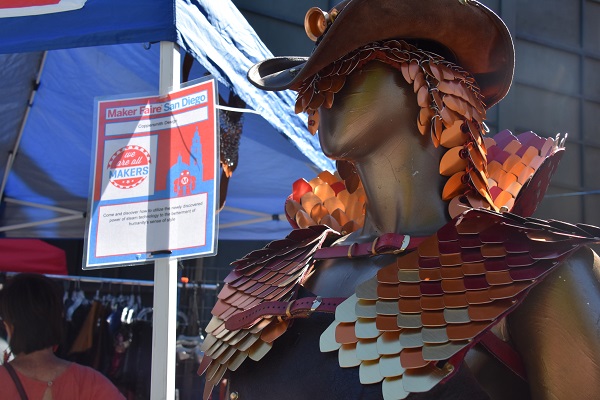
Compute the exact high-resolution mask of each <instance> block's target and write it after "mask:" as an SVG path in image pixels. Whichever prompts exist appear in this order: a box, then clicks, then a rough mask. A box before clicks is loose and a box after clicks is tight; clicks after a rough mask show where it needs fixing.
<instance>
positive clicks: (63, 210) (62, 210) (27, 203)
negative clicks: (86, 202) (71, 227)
mask: <svg viewBox="0 0 600 400" xmlns="http://www.w3.org/2000/svg"><path fill="white" fill-rule="evenodd" d="M4 202H6V203H12V204H20V205H22V206H29V207H34V208H41V209H44V210H51V211H56V212H58V213H63V214H72V215H78V216H79V217H82V216H83V212H81V211H77V210H71V209H68V208H64V207H56V206H49V205H47V204H40V203H33V202H31V201H25V200H18V199H13V198H10V197H6V198H5V199H4Z"/></svg>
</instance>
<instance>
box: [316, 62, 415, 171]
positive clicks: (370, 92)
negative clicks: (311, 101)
mask: <svg viewBox="0 0 600 400" xmlns="http://www.w3.org/2000/svg"><path fill="white" fill-rule="evenodd" d="M418 113H419V107H418V105H417V102H416V95H415V94H414V93H413V90H412V88H411V87H410V86H409V85H408V84H407V83H406V82H405V80H404V78H403V77H402V74H401V72H400V71H398V70H397V69H395V68H393V67H391V66H389V65H387V64H385V63H382V62H379V61H372V62H370V63H368V64H366V65H365V66H364V67H363V68H362V69H361V70H359V71H355V72H353V73H352V74H350V75H349V76H348V77H347V78H346V83H345V85H344V87H343V88H342V90H341V91H340V92H338V93H336V95H335V97H334V102H333V106H332V108H331V109H326V108H324V107H321V109H320V110H319V114H320V117H321V121H320V124H319V139H320V142H321V147H322V149H323V151H324V153H325V154H326V155H327V156H328V157H331V158H333V159H346V160H351V161H356V160H360V159H362V158H364V157H366V156H367V155H369V154H372V153H373V152H377V151H386V149H388V150H390V149H389V146H390V145H391V140H392V139H394V140H397V139H398V137H397V135H398V132H403V131H408V133H409V134H416V135H418V136H420V135H419V133H418V132H417V128H416V120H417V116H418Z"/></svg>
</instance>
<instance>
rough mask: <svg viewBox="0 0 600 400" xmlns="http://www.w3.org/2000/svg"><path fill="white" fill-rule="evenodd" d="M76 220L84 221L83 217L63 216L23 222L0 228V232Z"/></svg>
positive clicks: (81, 215) (82, 215)
mask: <svg viewBox="0 0 600 400" xmlns="http://www.w3.org/2000/svg"><path fill="white" fill-rule="evenodd" d="M76 219H85V215H84V214H83V213H82V214H80V215H65V216H64V217H56V218H50V219H44V220H41V221H33V222H25V223H22V224H15V225H9V226H0V232H8V231H16V230H17V229H23V228H31V227H32V226H40V225H47V224H55V223H57V222H66V221H74V220H76Z"/></svg>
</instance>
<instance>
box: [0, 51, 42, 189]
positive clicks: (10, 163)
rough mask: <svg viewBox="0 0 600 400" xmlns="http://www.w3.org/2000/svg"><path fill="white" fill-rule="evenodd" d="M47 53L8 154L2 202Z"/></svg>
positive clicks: (3, 179) (2, 186)
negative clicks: (13, 143)
mask: <svg viewBox="0 0 600 400" xmlns="http://www.w3.org/2000/svg"><path fill="white" fill-rule="evenodd" d="M47 54H48V52H47V51H45V52H44V54H42V60H41V61H40V67H39V69H38V72H37V76H36V78H35V85H34V86H33V88H32V89H31V93H30V94H29V101H28V102H27V108H26V109H25V115H23V120H22V121H21V126H20V127H19V132H18V134H17V138H16V140H15V145H14V146H13V148H12V150H11V151H10V153H8V160H6V169H5V170H4V177H3V178H2V185H1V186H0V200H1V199H2V197H3V196H4V189H5V188H6V182H7V181H8V176H9V175H10V171H11V170H12V166H13V163H14V161H15V157H16V156H17V152H18V151H19V146H20V144H21V137H23V130H24V129H25V124H26V123H27V118H28V117H29V111H30V110H31V106H33V99H34V98H35V94H36V93H37V88H38V86H39V85H40V79H41V77H42V71H43V70H44V64H45V63H46V55H47Z"/></svg>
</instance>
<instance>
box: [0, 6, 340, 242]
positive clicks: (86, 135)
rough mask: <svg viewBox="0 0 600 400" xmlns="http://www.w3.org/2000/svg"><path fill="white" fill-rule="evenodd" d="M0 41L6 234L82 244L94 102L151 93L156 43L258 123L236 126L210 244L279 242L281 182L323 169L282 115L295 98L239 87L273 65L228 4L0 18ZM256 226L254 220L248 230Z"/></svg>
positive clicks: (286, 184)
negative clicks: (172, 49) (234, 155)
mask: <svg viewBox="0 0 600 400" xmlns="http://www.w3.org/2000/svg"><path fill="white" fill-rule="evenodd" d="M33 1H35V0H33ZM40 1H41V2H42V3H43V2H44V0H40ZM40 1H37V2H38V3H39V2H40ZM70 1H79V2H83V0H70ZM46 2H51V3H56V2H58V0H53V1H49V0H48V1H46ZM3 7H5V6H3ZM0 15H2V8H0ZM0 38H2V40H1V41H0V66H1V68H0V82H1V86H0V87H2V89H0V90H1V91H2V96H0V125H1V126H2V128H1V129H0V172H2V174H3V175H5V181H4V182H5V183H4V184H5V187H4V188H3V189H4V196H3V201H2V206H1V208H0V233H2V232H4V233H5V234H6V236H14V237H46V238H59V237H69V238H78V237H82V236H83V234H84V225H85V224H84V222H85V221H84V219H83V218H82V213H84V212H85V211H86V209H87V196H88V189H89V175H90V174H89V172H90V152H91V148H92V138H93V134H94V131H93V109H94V98H95V97H99V96H110V95H117V94H129V93H142V92H150V91H155V92H156V91H157V90H158V82H159V63H160V54H159V46H158V45H157V42H159V41H173V42H176V43H177V44H178V45H179V46H180V47H181V49H182V51H185V52H187V53H189V54H191V55H192V56H193V57H194V58H195V60H197V61H198V63H197V64H196V65H195V66H194V68H193V69H192V74H191V78H194V77H200V76H202V75H204V74H205V73H206V72H207V71H208V72H209V73H211V74H212V75H214V76H215V78H216V79H217V80H218V82H219V92H220V94H221V96H222V97H223V98H225V99H227V98H228V96H229V93H230V91H235V93H237V94H238V96H239V97H241V99H242V100H244V101H245V102H246V103H247V105H248V108H250V109H253V110H256V111H257V112H258V113H259V114H260V116H259V115H254V114H246V115H245V117H244V130H243V134H242V141H241V146H240V161H239V165H238V168H237V170H236V171H235V173H234V175H233V177H232V179H231V181H230V183H229V193H228V197H227V203H226V208H225V210H224V211H223V212H221V215H220V224H221V229H220V238H222V239H247V238H251V239H272V238H277V237H281V236H282V235H284V234H285V233H286V232H287V231H288V230H289V225H288V223H287V222H286V221H285V220H283V221H281V220H279V221H278V220H277V219H278V218H280V215H281V214H282V213H283V202H284V200H285V197H286V196H287V194H289V193H290V191H291V184H292V182H293V181H294V180H295V179H297V178H298V177H301V176H307V177H310V176H312V175H314V170H315V169H316V170H321V169H331V168H332V163H331V161H330V160H327V159H326V158H325V157H324V156H323V155H322V153H321V151H320V149H319V145H318V141H317V140H316V139H315V138H313V137H311V136H310V135H309V134H308V131H307V128H306V122H305V121H304V120H303V119H302V118H300V117H298V116H296V115H294V114H293V104H294V102H295V96H294V94H293V93H291V92H264V91H261V90H258V89H256V88H255V87H254V86H252V85H251V84H250V83H248V81H247V80H246V72H247V70H248V69H249V67H250V66H251V65H253V64H254V63H255V62H258V61H260V60H263V59H265V58H268V57H271V56H272V55H271V53H270V52H269V50H268V49H267V48H266V47H265V46H264V44H263V43H262V42H261V41H260V39H259V38H258V36H257V35H256V34H255V32H254V31H253V30H252V28H251V27H250V26H249V25H248V23H247V22H246V21H245V19H244V18H243V17H242V15H241V14H240V13H239V12H238V10H237V9H236V8H235V6H234V5H233V4H232V3H231V2H230V0H219V1H218V2H215V1H209V0H200V1H193V2H192V1H186V0H155V1H147V0H128V1H127V2H122V1H117V0H87V1H85V4H84V5H83V7H82V8H80V9H77V10H73V11H66V12H57V13H52V14H43V15H32V16H22V17H8V18H0ZM36 78H37V79H38V80H39V85H38V84H36V83H35V82H36ZM31 97H33V98H31ZM28 103H29V104H30V105H31V106H30V107H28ZM15 150H16V151H17V152H16V154H17V156H16V157H15V158H14V163H13V158H12V155H13V154H15ZM29 203H32V204H42V205H43V206H44V208H39V207H32V206H31V204H29ZM54 219H56V222H53V223H49V224H48V223H46V224H43V225H37V224H36V223H37V222H39V221H42V220H54ZM257 219H262V220H265V221H262V222H256V223H250V224H248V223H247V222H248V220H257ZM34 224H35V225H34ZM19 226H20V228H19ZM15 228H18V229H15Z"/></svg>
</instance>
